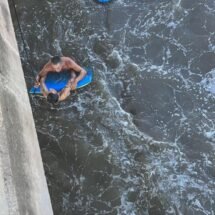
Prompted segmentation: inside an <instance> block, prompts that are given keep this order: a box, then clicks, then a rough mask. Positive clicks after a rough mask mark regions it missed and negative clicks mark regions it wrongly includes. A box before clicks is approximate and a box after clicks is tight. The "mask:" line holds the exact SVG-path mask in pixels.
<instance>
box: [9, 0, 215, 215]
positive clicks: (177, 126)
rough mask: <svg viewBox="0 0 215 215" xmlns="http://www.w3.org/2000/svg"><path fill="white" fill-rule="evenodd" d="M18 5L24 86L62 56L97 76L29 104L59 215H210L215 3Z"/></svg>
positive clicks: (151, 0)
mask: <svg viewBox="0 0 215 215" xmlns="http://www.w3.org/2000/svg"><path fill="white" fill-rule="evenodd" d="M16 4H17V5H16V8H17V12H18V16H19V19H20V23H21V28H22V31H23V35H24V39H25V43H26V47H27V54H28V56H26V53H25V52H24V49H23V47H24V46H23V42H22V40H21V37H20V32H19V29H18V25H17V20H16V17H15V14H14V10H13V8H12V5H10V6H11V13H12V16H13V21H14V26H15V30H16V35H17V39H18V43H19V48H20V53H21V56H22V61H23V68H24V72H25V76H26V82H27V85H28V87H30V86H31V85H32V84H33V80H34V76H35V75H36V73H37V72H38V71H39V70H40V69H41V67H42V65H43V64H44V63H46V62H47V61H48V60H49V58H50V56H52V55H56V54H59V55H64V56H73V57H74V58H75V59H76V61H77V62H78V63H79V64H80V65H81V66H85V67H92V68H93V69H94V74H95V75H94V83H93V84H91V85H90V86H88V87H86V88H84V89H82V90H79V91H78V92H77V93H76V94H73V95H72V96H71V97H70V98H69V99H68V100H66V101H65V102H62V103H61V104H59V105H57V106H54V107H52V106H50V105H49V104H47V102H46V101H45V99H43V98H41V97H33V96H30V100H31V105H32V108H33V114H34V119H35V123H36V129H37V133H38V138H39V142H40V147H41V151H42V157H43V161H44V168H45V172H46V177H47V181H48V185H49V190H50V195H51V199H52V204H53V209H54V213H55V214H56V215H62V214H64V215H83V214H89V215H90V214H99V215H100V214H110V215H112V214H113V215H114V214H119V215H124V214H128V215H147V214H150V215H162V214H165V215H171V214H172V215H173V214H175V215H179V214H187V215H192V214H195V215H203V214H204V215H206V214H207V215H213V214H215V167H214V166H215V44H214V43H215V33H214V29H215V13H214V10H215V1H213V0H139V1H138V0H124V1H123V0H113V1H112V2H111V4H108V5H101V4H97V3H96V2H95V1H93V0H87V1H86V0H72V1H69V0H61V1H56V0H46V1H44V0H43V1H42V0H31V1H27V0H19V1H17V2H16Z"/></svg>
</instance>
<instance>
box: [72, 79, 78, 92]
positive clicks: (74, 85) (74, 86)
mask: <svg viewBox="0 0 215 215" xmlns="http://www.w3.org/2000/svg"><path fill="white" fill-rule="evenodd" d="M76 87H77V82H76V81H73V82H72V83H71V90H75V89H76Z"/></svg>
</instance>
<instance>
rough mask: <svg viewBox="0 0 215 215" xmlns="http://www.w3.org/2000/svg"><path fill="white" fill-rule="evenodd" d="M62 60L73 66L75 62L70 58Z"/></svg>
mask: <svg viewBox="0 0 215 215" xmlns="http://www.w3.org/2000/svg"><path fill="white" fill-rule="evenodd" d="M62 60H63V61H64V62H65V63H68V64H73V63H74V61H73V60H72V58H70V57H62Z"/></svg>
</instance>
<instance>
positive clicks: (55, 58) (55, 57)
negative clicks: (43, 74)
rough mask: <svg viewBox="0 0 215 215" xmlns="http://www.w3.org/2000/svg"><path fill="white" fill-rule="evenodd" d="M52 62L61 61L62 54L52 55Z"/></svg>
mask: <svg viewBox="0 0 215 215" xmlns="http://www.w3.org/2000/svg"><path fill="white" fill-rule="evenodd" d="M51 62H52V63H53V64H54V65H56V64H58V63H60V62H61V58H60V56H54V57H52V58H51Z"/></svg>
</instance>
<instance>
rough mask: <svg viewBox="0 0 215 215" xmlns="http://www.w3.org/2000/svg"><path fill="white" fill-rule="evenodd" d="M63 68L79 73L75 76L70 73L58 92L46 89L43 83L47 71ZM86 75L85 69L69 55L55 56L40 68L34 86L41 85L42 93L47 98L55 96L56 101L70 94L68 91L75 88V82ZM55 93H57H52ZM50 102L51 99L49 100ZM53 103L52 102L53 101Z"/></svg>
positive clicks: (58, 70)
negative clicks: (65, 84) (69, 76)
mask: <svg viewBox="0 0 215 215" xmlns="http://www.w3.org/2000/svg"><path fill="white" fill-rule="evenodd" d="M63 70H71V71H75V72H78V73H80V74H79V75H78V76H77V77H75V76H74V74H72V75H71V79H70V80H69V81H68V83H67V86H66V87H65V88H64V89H63V90H62V91H61V92H59V93H57V92H56V91H54V90H52V91H50V92H49V91H48V90H47V87H46V85H45V79H46V76H47V74H48V73H49V72H61V71H63ZM85 75H86V71H85V70H84V69H83V68H82V67H80V66H79V65H78V64H77V63H76V62H75V61H74V60H72V59H71V58H69V57H59V56H55V57H53V58H51V60H49V62H48V63H47V64H46V65H45V66H44V67H43V68H42V70H41V71H40V72H39V74H38V75H37V77H36V83H35V85H36V86H39V85H40V86H41V90H42V92H43V95H44V96H45V97H46V98H47V100H49V99H48V98H49V97H50V98H51V96H53V97H55V98H56V97H57V95H58V97H59V98H58V101H62V100H64V99H66V98H67V97H68V96H69V95H70V91H71V90H74V89H76V86H77V83H78V82H79V81H80V80H82V79H83V77H84V76H85ZM52 94H57V95H55V96H54V95H52ZM50 102H51V100H50ZM53 103H54V102H53Z"/></svg>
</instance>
